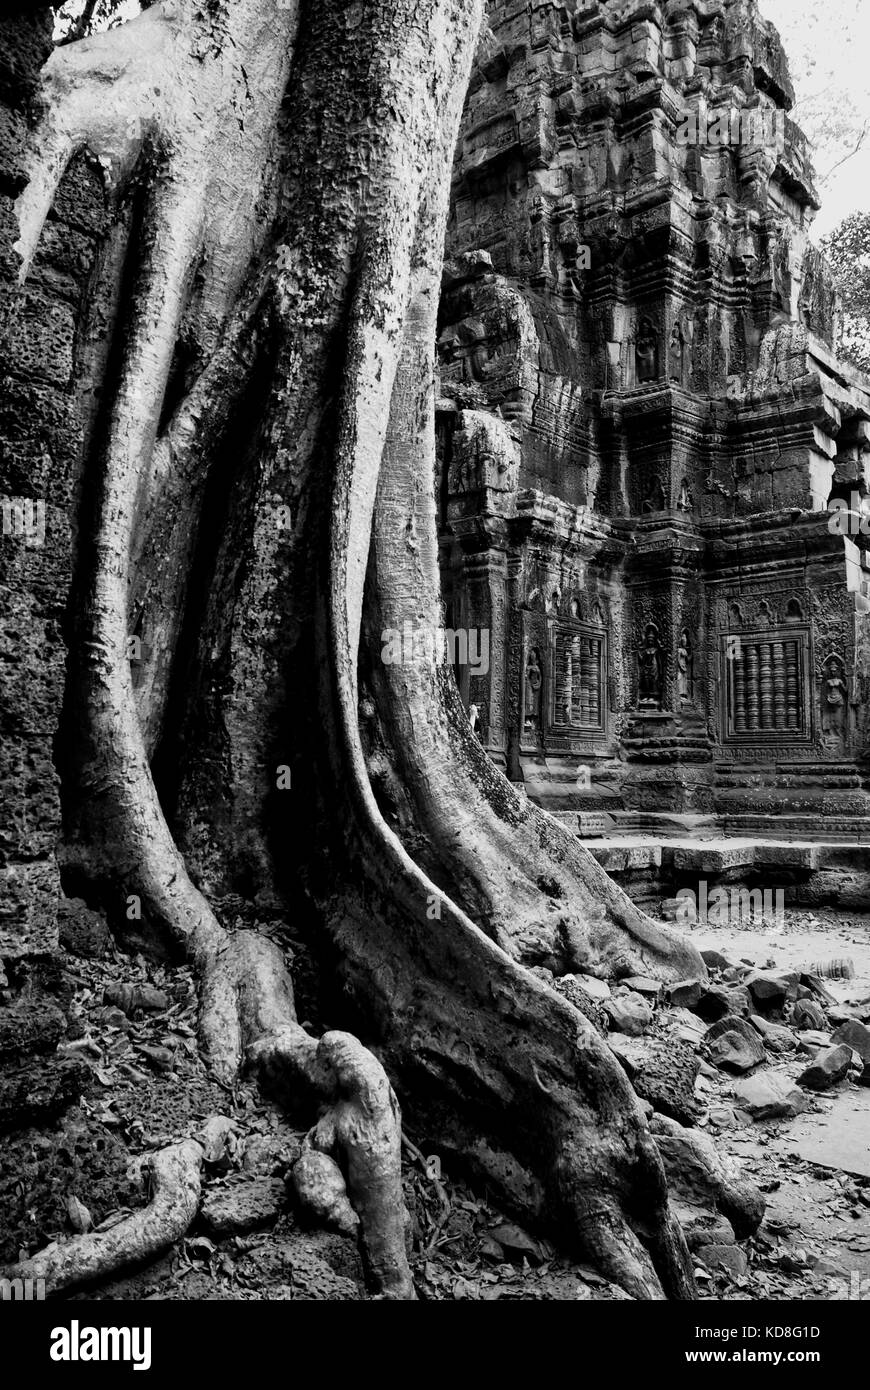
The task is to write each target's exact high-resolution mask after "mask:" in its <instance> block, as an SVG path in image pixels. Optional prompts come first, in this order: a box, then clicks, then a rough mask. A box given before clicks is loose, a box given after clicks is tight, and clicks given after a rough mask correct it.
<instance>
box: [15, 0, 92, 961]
mask: <svg viewBox="0 0 870 1390" xmlns="http://www.w3.org/2000/svg"><path fill="white" fill-rule="evenodd" d="M13 10H14V7H13ZM52 23H53V16H52V12H51V11H50V10H47V9H34V8H33V7H25V8H23V9H22V10H21V11H19V12H18V13H15V12H13V14H12V15H10V16H9V17H7V18H5V19H3V20H2V21H0V231H2V235H0V509H2V510H0V789H2V791H0V958H5V959H7V960H10V959H14V958H16V957H22V956H29V955H34V954H40V953H44V952H46V951H49V950H51V948H52V947H53V946H54V945H55V943H56V939H57V901H58V895H59V873H58V866H57V855H56V850H57V846H58V842H59V838H60V831H61V811H60V796H59V783H58V776H57V772H56V769H55V763H54V758H53V753H54V745H55V739H56V736H57V733H58V728H59V724H60V717H61V707H62V701H63V690H64V668H65V656H66V651H65V646H64V639H63V629H64V615H65V610H66V605H67V601H68V595H69V590H70V584H71V580H72V563H73V560H72V556H73V545H72V540H73V533H74V528H75V524H76V523H75V517H76V510H77V496H78V491H79V474H80V456H81V444H82V428H81V423H80V420H79V418H78V415H77V411H76V357H77V351H76V349H77V335H78V334H79V332H80V328H81V319H82V310H83V307H84V303H85V299H86V295H87V287H88V285H89V282H90V276H91V272H92V269H93V266H94V261H95V255H96V250H97V246H98V241H99V237H100V234H101V230H102V217H103V199H102V189H101V182H100V179H99V177H98V175H97V173H96V172H95V171H94V170H93V168H92V167H91V166H90V165H89V164H88V162H87V161H86V160H85V159H84V158H80V159H78V160H77V161H76V167H75V168H74V169H73V170H71V171H70V173H69V175H68V176H67V177H66V178H65V179H64V181H63V184H62V187H61V190H60V193H59V196H58V198H57V200H56V203H55V206H54V209H53V211H52V213H51V215H50V218H49V221H48V224H47V226H46V229H45V233H44V235H43V238H42V242H41V245H40V248H39V252H38V255H37V257H36V261H35V264H34V267H33V271H32V274H31V276H30V278H29V280H28V283H27V285H26V286H25V287H22V286H21V285H20V284H19V280H18V276H19V258H18V256H17V253H16V251H15V249H14V245H15V241H16V239H17V238H16V222H15V212H14V203H15V199H16V197H17V195H18V194H19V192H20V191H21V188H22V186H23V183H24V179H25V175H24V168H23V163H22V154H23V148H24V142H25V139H26V134H27V128H28V122H29V121H31V120H32V119H33V115H34V108H35V105H36V102H37V101H38V77H39V69H40V67H41V65H42V63H43V62H44V61H45V59H46V57H47V56H48V54H49V52H50V49H51V30H52Z"/></svg>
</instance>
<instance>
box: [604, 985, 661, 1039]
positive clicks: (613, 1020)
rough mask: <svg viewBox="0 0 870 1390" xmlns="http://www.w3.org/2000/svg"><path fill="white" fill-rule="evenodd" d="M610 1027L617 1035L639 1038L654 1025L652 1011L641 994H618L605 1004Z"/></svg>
mask: <svg viewBox="0 0 870 1390" xmlns="http://www.w3.org/2000/svg"><path fill="white" fill-rule="evenodd" d="M603 1007H604V1009H605V1012H606V1013H607V1016H608V1018H609V1019H610V1026H611V1028H613V1029H614V1030H615V1031H616V1032H617V1033H627V1034H628V1036H629V1037H630V1038H639V1037H640V1036H641V1034H642V1033H645V1032H646V1030H647V1028H649V1026H650V1024H651V1023H652V1018H653V1015H652V1009H651V1008H650V1006H649V1004H647V1002H646V1000H645V999H642V998H641V996H640V995H639V994H618V995H615V996H614V997H613V998H612V999H608V1000H607V1002H606V1003H605V1004H604V1006H603Z"/></svg>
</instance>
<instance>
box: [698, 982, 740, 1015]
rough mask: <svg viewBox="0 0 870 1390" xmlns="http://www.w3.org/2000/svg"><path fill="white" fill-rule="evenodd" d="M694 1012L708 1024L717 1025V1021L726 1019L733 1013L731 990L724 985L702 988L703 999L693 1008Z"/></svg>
mask: <svg viewBox="0 0 870 1390" xmlns="http://www.w3.org/2000/svg"><path fill="white" fill-rule="evenodd" d="M692 1012H693V1013H696V1014H697V1015H698V1017H699V1018H703V1019H704V1021H705V1022H706V1023H715V1022H716V1020H717V1019H720V1018H724V1017H725V1015H726V1014H730V1012H731V994H730V992H729V990H728V989H726V987H725V986H724V985H704V986H702V988H701V997H700V999H699V1000H698V1002H697V1004H694V1005H693V1006H692Z"/></svg>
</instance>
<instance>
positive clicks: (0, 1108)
mask: <svg viewBox="0 0 870 1390" xmlns="http://www.w3.org/2000/svg"><path fill="white" fill-rule="evenodd" d="M89 1075H90V1072H89V1069H88V1067H87V1066H85V1064H84V1063H83V1062H77V1061H74V1060H66V1059H64V1060H56V1059H55V1058H53V1057H52V1058H48V1059H42V1060H40V1061H39V1062H38V1063H36V1062H32V1063H30V1064H28V1065H27V1066H24V1067H21V1068H20V1069H18V1070H17V1071H14V1072H7V1073H6V1074H5V1075H3V1076H0V1130H6V1131H10V1130H16V1129H26V1128H27V1126H28V1125H41V1124H46V1123H48V1122H49V1121H50V1120H54V1119H56V1118H57V1116H58V1115H61V1114H62V1113H63V1111H64V1110H66V1109H67V1107H68V1106H70V1105H74V1104H75V1102H76V1101H77V1100H78V1099H79V1097H80V1095H81V1093H82V1091H83V1090H84V1087H85V1086H86V1084H87V1081H88V1077H89Z"/></svg>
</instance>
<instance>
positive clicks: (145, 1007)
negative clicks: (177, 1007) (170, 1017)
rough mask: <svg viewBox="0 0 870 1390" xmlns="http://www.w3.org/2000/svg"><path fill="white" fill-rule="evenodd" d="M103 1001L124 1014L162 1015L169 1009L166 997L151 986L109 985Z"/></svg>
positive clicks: (161, 991) (159, 990) (160, 990)
mask: <svg viewBox="0 0 870 1390" xmlns="http://www.w3.org/2000/svg"><path fill="white" fill-rule="evenodd" d="M103 1001H104V1002H105V1003H106V1004H114V1005H115V1007H116V1008H118V1009H121V1010H122V1012H123V1013H125V1014H135V1013H148V1014H162V1013H163V1012H164V1011H165V1010H166V1009H168V1008H169V997H168V995H166V994H164V992H163V990H162V989H155V988H154V986H153V985H121V984H118V985H109V986H108V987H107V988H106V989H105V991H104V992H103Z"/></svg>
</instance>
